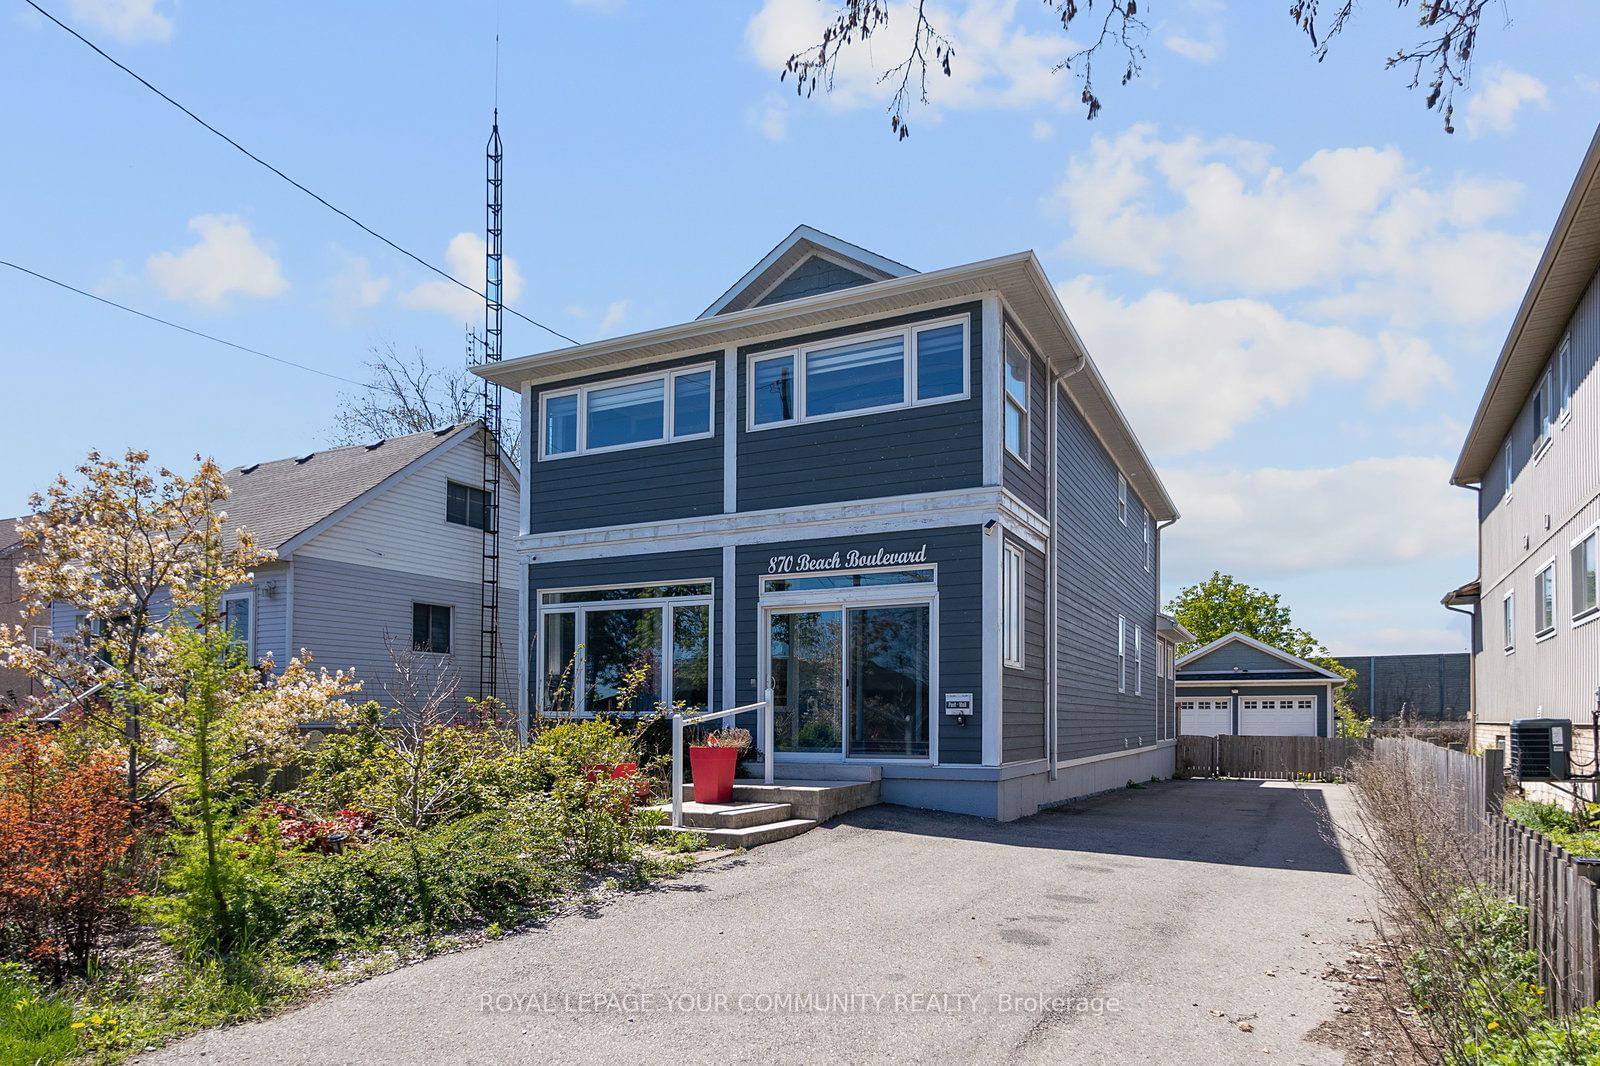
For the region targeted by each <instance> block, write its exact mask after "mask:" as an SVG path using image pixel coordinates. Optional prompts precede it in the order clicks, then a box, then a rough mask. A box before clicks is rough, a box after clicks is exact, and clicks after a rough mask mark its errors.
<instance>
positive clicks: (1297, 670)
mask: <svg viewBox="0 0 1600 1066" xmlns="http://www.w3.org/2000/svg"><path fill="white" fill-rule="evenodd" d="M1236 644H1237V645H1243V646H1244V647H1247V648H1252V649H1254V650H1255V651H1258V652H1261V653H1263V654H1265V655H1268V656H1271V657H1272V658H1273V659H1276V660H1278V661H1279V662H1281V663H1283V664H1284V665H1285V666H1286V667H1287V668H1288V672H1287V673H1286V672H1285V671H1284V670H1281V669H1278V670H1248V669H1245V668H1244V667H1236V668H1234V669H1233V670H1227V671H1222V670H1219V669H1218V668H1217V667H1215V666H1212V667H1211V668H1209V669H1208V668H1207V667H1206V666H1205V664H1204V660H1205V659H1208V658H1211V657H1212V656H1214V655H1215V654H1216V653H1217V652H1219V651H1221V650H1222V649H1224V648H1226V647H1228V646H1230V645H1236ZM1177 666H1178V676H1179V680H1183V679H1184V678H1185V676H1191V677H1192V676H1193V675H1196V674H1198V675H1200V676H1203V677H1206V678H1214V677H1216V676H1218V675H1221V676H1226V677H1269V676H1270V677H1272V678H1276V679H1287V678H1288V677H1289V676H1291V675H1293V674H1299V675H1301V676H1302V677H1304V676H1308V675H1309V676H1310V677H1313V678H1319V679H1322V680H1326V681H1337V682H1338V683H1339V684H1341V685H1342V684H1344V678H1343V677H1341V676H1340V675H1338V674H1336V673H1334V672H1333V671H1332V670H1327V669H1324V668H1323V667H1320V666H1318V665H1317V664H1316V663H1313V662H1308V661H1307V660H1305V659H1302V658H1300V657H1299V656H1298V655H1290V654H1289V653H1288V652H1286V651H1284V650H1283V649H1282V648H1275V647H1273V646H1272V645H1271V644H1268V643H1267V642H1266V641H1264V640H1257V639H1256V638H1255V637H1252V636H1248V635H1247V634H1244V633H1240V632H1238V631H1237V630H1235V631H1234V632H1232V633H1229V634H1228V635H1227V636H1225V637H1218V638H1217V639H1216V640H1213V641H1212V642H1211V643H1210V644H1207V645H1204V646H1203V647H1199V648H1196V649H1195V650H1194V651H1192V652H1190V653H1189V654H1187V655H1185V656H1183V657H1182V658H1180V659H1179V660H1178V663H1177Z"/></svg>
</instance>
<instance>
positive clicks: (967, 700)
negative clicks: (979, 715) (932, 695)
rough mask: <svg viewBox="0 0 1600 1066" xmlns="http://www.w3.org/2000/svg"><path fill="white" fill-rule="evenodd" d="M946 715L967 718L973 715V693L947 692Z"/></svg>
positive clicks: (945, 697) (945, 696) (945, 701)
mask: <svg viewBox="0 0 1600 1066" xmlns="http://www.w3.org/2000/svg"><path fill="white" fill-rule="evenodd" d="M944 713H945V714H953V715H959V716H961V717H966V716H967V715H969V714H971V713H972V693H970V692H946V693H945V694H944Z"/></svg>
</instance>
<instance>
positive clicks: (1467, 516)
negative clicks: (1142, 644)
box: [1163, 456, 1475, 581]
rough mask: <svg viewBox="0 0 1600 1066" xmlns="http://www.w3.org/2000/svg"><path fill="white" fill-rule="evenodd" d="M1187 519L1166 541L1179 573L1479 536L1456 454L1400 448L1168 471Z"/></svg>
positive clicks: (1457, 543)
mask: <svg viewBox="0 0 1600 1066" xmlns="http://www.w3.org/2000/svg"><path fill="white" fill-rule="evenodd" d="M1163 477H1164V480H1165V481H1166V484H1167V487H1168V489H1169V491H1170V492H1171V493H1172V497H1173V499H1174V500H1175V501H1176V502H1177V505H1178V509H1179V510H1180V511H1181V512H1182V513H1183V519H1182V521H1180V522H1179V523H1178V524H1177V525H1176V526H1174V527H1173V528H1172V531H1171V532H1170V533H1169V534H1167V536H1166V539H1164V540H1163V545H1164V551H1165V552H1166V558H1167V564H1166V565H1167V566H1168V567H1169V569H1170V572H1171V573H1172V574H1173V575H1174V578H1175V579H1179V580H1182V579H1183V578H1182V577H1181V575H1186V574H1205V573H1210V572H1211V571H1212V570H1214V569H1220V570H1224V571H1229V572H1232V573H1234V574H1235V575H1236V576H1237V577H1239V578H1240V579H1242V580H1246V581H1255V580H1256V578H1257V576H1258V575H1274V574H1278V575H1281V574H1309V573H1315V572H1319V571H1329V570H1340V569H1346V568H1354V567H1374V566H1384V565H1401V564H1405V565H1410V564H1416V563H1418V562H1421V561H1423V560H1430V559H1440V558H1446V557H1455V556H1460V557H1462V558H1463V559H1464V560H1467V562H1465V563H1464V565H1467V566H1470V559H1471V554H1472V545H1473V544H1474V543H1475V536H1474V519H1473V499H1472V495H1471V493H1467V492H1463V491H1462V490H1460V489H1458V488H1455V487H1453V486H1452V485H1451V484H1450V463H1449V461H1448V460H1445V459H1439V458H1427V457H1415V456H1401V457H1394V458H1375V459H1361V460H1357V461H1356V462H1352V463H1349V464H1347V465H1345V466H1337V467H1326V468H1321V469H1310V470H1285V469H1276V468H1270V467H1268V468H1263V469H1259V470H1246V471H1212V470H1198V469H1189V470H1184V469H1178V470H1168V471H1165V472H1164V474H1163Z"/></svg>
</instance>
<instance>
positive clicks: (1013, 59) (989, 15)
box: [745, 0, 1076, 110]
mask: <svg viewBox="0 0 1600 1066" xmlns="http://www.w3.org/2000/svg"><path fill="white" fill-rule="evenodd" d="M1017 6H1018V0H968V2H967V3H965V4H964V5H962V6H960V7H959V9H956V10H951V9H950V8H946V7H941V6H936V5H930V6H929V8H928V17H929V20H930V21H931V22H932V23H933V25H934V26H935V27H936V28H937V29H938V30H939V31H940V32H941V33H943V34H944V35H945V36H946V37H947V38H949V40H950V42H951V44H952V46H953V47H954V48H955V60H954V62H953V63H952V65H951V73H950V76H949V77H945V76H944V74H943V73H942V72H940V71H938V70H937V69H936V68H935V67H934V65H933V63H932V62H931V61H930V64H929V66H930V69H929V72H928V79H929V86H930V93H929V95H930V97H931V98H932V105H933V106H934V107H950V108H958V109H962V108H983V107H1021V106H1025V105H1030V104H1037V103H1041V102H1048V101H1057V102H1060V103H1063V104H1066V103H1069V102H1071V101H1072V99H1073V92H1074V85H1073V83H1072V82H1071V81H1070V80H1069V79H1064V78H1062V77H1058V76H1057V75H1056V74H1054V73H1052V68H1053V67H1054V66H1055V65H1056V64H1057V63H1059V62H1060V61H1061V60H1062V59H1063V58H1065V57H1066V56H1068V55H1070V54H1071V53H1072V51H1073V50H1074V49H1075V47H1076V46H1075V45H1074V44H1073V43H1072V41H1071V40H1070V39H1069V38H1067V37H1066V36H1065V35H1063V34H1062V33H1061V31H1060V27H1059V26H1056V27H1052V26H1051V25H1050V24H1049V22H1048V21H1046V22H1045V23H1044V24H1043V25H1044V32H1043V33H1030V32H1029V31H1027V30H1025V29H1022V28H1021V27H1019V26H1018V25H1016V19H1015V16H1016V11H1017ZM915 10H916V8H915V5H914V4H911V3H908V2H906V0H893V2H891V4H890V13H889V21H888V22H887V23H886V24H885V25H884V26H882V27H880V28H879V29H878V30H877V31H876V32H875V33H874V34H873V35H872V37H871V38H870V39H869V40H868V41H866V42H860V41H857V42H855V43H853V44H852V45H851V46H850V47H848V48H846V49H845V50H844V51H843V52H841V53H840V56H839V63H838V67H837V70H836V73H835V77H834V82H833V88H832V91H830V92H823V91H822V89H821V87H820V86H819V88H818V92H817V97H818V99H819V100H822V101H824V102H825V103H826V104H827V106H830V107H833V108H835V109H838V110H846V109H851V108H858V107H863V106H872V107H882V106H884V105H885V104H887V102H888V99H889V97H890V95H891V94H892V93H893V92H894V87H893V86H891V85H889V84H887V83H884V82H881V81H880V80H879V79H880V77H881V75H882V74H883V71H884V70H885V69H887V68H888V67H891V66H893V65H895V64H897V63H899V62H900V61H901V60H902V59H903V58H904V57H905V56H906V55H908V54H909V53H910V50H911V49H910V45H911V33H912V30H913V28H914V27H915V25H916V15H915ZM830 21H831V11H830V9H829V6H828V5H825V4H819V3H817V2H816V0H764V3H762V5H761V9H760V10H759V11H757V12H756V14H755V15H754V16H753V17H752V18H751V19H750V22H749V24H748V25H747V26H746V27H745V44H746V46H747V48H748V49H749V51H750V54H751V56H752V57H753V58H754V59H755V61H756V62H757V63H759V64H760V65H761V66H762V67H765V68H766V69H768V70H771V71H780V70H782V69H783V66H784V64H785V63H786V62H787V61H788V59H789V57H790V56H792V55H794V54H795V53H796V52H799V51H801V50H803V49H805V48H807V47H809V46H811V45H814V44H816V43H817V42H818V41H820V40H821V39H822V32H823V29H824V28H825V27H826V26H827V25H828V23H829V22H830ZM913 85H915V78H914V77H913Z"/></svg>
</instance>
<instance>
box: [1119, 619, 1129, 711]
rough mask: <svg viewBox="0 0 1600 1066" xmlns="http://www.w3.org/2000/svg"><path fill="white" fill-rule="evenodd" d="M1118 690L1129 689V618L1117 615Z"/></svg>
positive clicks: (1124, 690)
mask: <svg viewBox="0 0 1600 1066" xmlns="http://www.w3.org/2000/svg"><path fill="white" fill-rule="evenodd" d="M1117 691H1118V692H1126V691H1128V620H1127V619H1126V618H1124V617H1123V616H1122V615H1120V614H1119V615H1117Z"/></svg>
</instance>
